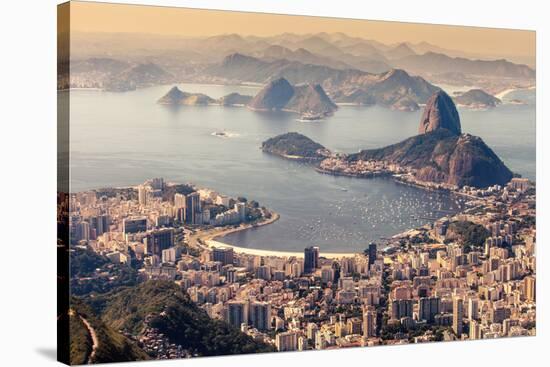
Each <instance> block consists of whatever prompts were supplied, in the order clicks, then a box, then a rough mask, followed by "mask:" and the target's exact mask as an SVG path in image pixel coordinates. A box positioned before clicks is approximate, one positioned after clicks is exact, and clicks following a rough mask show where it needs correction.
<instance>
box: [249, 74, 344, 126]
mask: <svg viewBox="0 0 550 367" xmlns="http://www.w3.org/2000/svg"><path fill="white" fill-rule="evenodd" d="M248 108H250V109H251V110H253V111H286V112H292V113H298V114H300V115H302V117H304V116H305V117H308V116H310V119H311V120H313V119H315V120H318V119H321V118H323V117H325V116H330V115H332V114H333V113H334V111H336V109H337V108H338V106H336V104H335V103H334V102H332V100H331V99H330V98H329V96H328V95H327V94H326V93H325V91H324V90H323V88H322V87H321V86H320V85H319V84H315V85H314V84H299V85H294V86H293V85H291V84H290V83H289V82H288V81H287V80H286V79H285V78H279V79H276V80H273V81H271V82H270V83H268V84H267V85H266V86H265V87H264V88H263V89H262V90H261V91H260V92H259V93H258V94H257V95H256V96H255V97H254V98H253V99H252V101H250V103H249V105H248ZM311 117H315V118H311Z"/></svg>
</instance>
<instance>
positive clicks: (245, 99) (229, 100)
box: [218, 93, 252, 106]
mask: <svg viewBox="0 0 550 367" xmlns="http://www.w3.org/2000/svg"><path fill="white" fill-rule="evenodd" d="M251 100H252V96H246V95H243V94H239V93H229V94H228V95H226V96H223V97H221V98H220V99H218V102H219V103H220V104H221V105H222V106H246V105H247V104H249V103H250V101H251Z"/></svg>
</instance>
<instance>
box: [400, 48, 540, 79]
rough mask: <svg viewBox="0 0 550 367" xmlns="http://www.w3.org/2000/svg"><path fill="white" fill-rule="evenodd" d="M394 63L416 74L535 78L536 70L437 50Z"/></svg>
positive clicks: (510, 63)
mask: <svg viewBox="0 0 550 367" xmlns="http://www.w3.org/2000/svg"><path fill="white" fill-rule="evenodd" d="M394 65H395V66H396V67H400V68H403V69H406V70H408V71H410V72H412V73H416V74H443V73H448V72H458V73H462V74H467V75H476V76H486V77H487V76H490V77H509V78H526V79H533V78H535V71H534V70H533V69H531V68H530V67H528V66H527V65H518V64H514V63H512V62H510V61H506V60H503V59H501V60H491V61H487V60H470V59H466V58H463V57H449V56H447V55H445V54H440V53H435V52H427V53H425V54H423V55H415V54H414V55H408V56H405V57H403V58H400V59H397V60H394Z"/></svg>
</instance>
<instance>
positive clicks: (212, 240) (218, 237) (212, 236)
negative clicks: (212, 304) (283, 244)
mask: <svg viewBox="0 0 550 367" xmlns="http://www.w3.org/2000/svg"><path fill="white" fill-rule="evenodd" d="M271 214H272V217H271V218H269V219H267V220H265V221H262V222H259V223H256V224H245V225H240V226H238V227H234V228H225V229H223V228H222V229H219V230H217V231H214V232H213V233H208V232H206V233H204V234H202V235H201V234H199V235H198V240H199V242H202V243H204V244H205V245H206V246H207V247H208V248H212V247H230V248H232V249H233V250H234V251H235V252H237V253H241V254H247V255H254V256H273V257H293V256H294V257H297V258H303V257H304V253H303V252H296V251H278V250H261V249H254V248H248V247H240V246H235V245H232V244H229V243H227V242H223V240H222V237H224V236H227V235H228V234H231V233H237V232H241V231H247V230H249V229H251V228H258V227H262V226H266V225H269V224H272V223H274V222H276V221H277V220H279V218H280V215H279V214H278V213H274V212H271ZM358 254H360V253H358V252H353V253H349V252H346V253H345V252H342V253H338V252H330V253H329V252H321V255H320V256H321V257H325V258H328V259H340V258H343V257H354V256H356V255H358Z"/></svg>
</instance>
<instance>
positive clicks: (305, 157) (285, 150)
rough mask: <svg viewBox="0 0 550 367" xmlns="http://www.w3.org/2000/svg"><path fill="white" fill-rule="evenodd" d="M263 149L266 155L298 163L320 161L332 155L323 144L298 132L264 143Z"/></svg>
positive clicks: (276, 137) (279, 136)
mask: <svg viewBox="0 0 550 367" xmlns="http://www.w3.org/2000/svg"><path fill="white" fill-rule="evenodd" d="M261 148H262V151H264V152H265V153H269V154H273V155H277V156H280V157H283V158H286V159H292V160H298V161H310V162H311V161H319V160H322V159H324V158H326V157H328V156H329V155H330V154H331V153H330V151H329V150H328V149H326V148H325V147H324V146H322V145H321V144H319V143H316V142H314V141H313V140H311V139H310V138H308V137H307V136H305V135H302V134H299V133H296V132H290V133H286V134H282V135H278V136H275V137H273V138H270V139H268V140H266V141H264V142H263V143H262V147H261Z"/></svg>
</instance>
